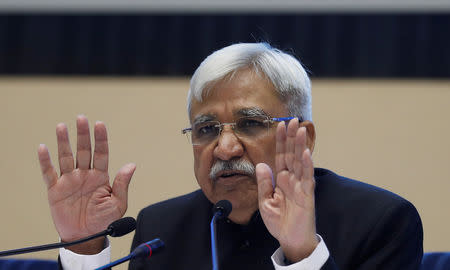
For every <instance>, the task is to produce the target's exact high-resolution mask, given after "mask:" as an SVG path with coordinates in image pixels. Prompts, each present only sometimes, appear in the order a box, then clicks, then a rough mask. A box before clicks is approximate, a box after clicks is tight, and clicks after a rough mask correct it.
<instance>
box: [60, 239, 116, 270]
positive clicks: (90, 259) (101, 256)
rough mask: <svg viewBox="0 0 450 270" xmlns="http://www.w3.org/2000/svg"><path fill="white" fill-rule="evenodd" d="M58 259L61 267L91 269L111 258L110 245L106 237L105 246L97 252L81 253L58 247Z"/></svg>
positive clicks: (79, 269) (80, 269) (73, 269)
mask: <svg viewBox="0 0 450 270" xmlns="http://www.w3.org/2000/svg"><path fill="white" fill-rule="evenodd" d="M59 259H60V260H61V265H62V267H63V269H68V270H92V269H95V268H98V267H100V266H103V265H105V264H107V263H109V262H110V260H111V246H110V245H109V240H108V238H106V241H105V248H104V249H103V250H102V251H101V252H100V253H98V254H94V255H82V254H77V253H75V252H72V251H70V250H68V249H65V248H60V249H59Z"/></svg>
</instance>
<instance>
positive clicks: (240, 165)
mask: <svg viewBox="0 0 450 270" xmlns="http://www.w3.org/2000/svg"><path fill="white" fill-rule="evenodd" d="M221 171H240V172H242V173H244V174H248V175H252V176H254V175H255V166H254V165H253V164H252V163H250V162H249V161H247V160H243V159H232V160H220V159H218V160H217V161H216V162H215V163H214V164H213V166H212V167H211V171H210V172H209V178H211V179H212V180H217V178H218V173H220V172H221Z"/></svg>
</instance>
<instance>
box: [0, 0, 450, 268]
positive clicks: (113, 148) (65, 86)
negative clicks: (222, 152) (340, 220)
mask: <svg viewBox="0 0 450 270" xmlns="http://www.w3.org/2000/svg"><path fill="white" fill-rule="evenodd" d="M394 2H395V3H394ZM260 41H265V42H269V43H270V44H272V45H273V46H275V47H277V48H280V49H282V50H285V51H287V52H290V53H291V54H293V55H295V56H296V57H298V58H299V59H301V61H302V63H303V64H304V65H305V67H306V68H307V69H308V70H309V72H310V75H311V78H312V85H313V88H312V89H313V90H312V91H313V118H314V122H315V125H316V129H317V144H316V149H315V152H314V161H315V165H316V166H318V167H325V168H328V169H331V170H334V171H336V172H337V173H339V174H342V175H344V176H347V177H351V178H355V179H358V180H361V181H364V182H367V183H370V184H374V185H377V186H380V187H383V188H386V189H389V190H391V191H393V192H395V193H397V194H399V195H401V196H403V197H405V198H406V199H408V200H410V201H411V202H412V203H413V204H414V205H415V206H416V208H417V209H418V211H419V213H420V215H421V217H422V221H423V225H424V248H425V251H448V250H449V249H450V247H449V244H448V243H450V235H449V233H448V228H449V227H450V214H449V210H448V209H449V206H450V196H448V194H449V191H450V154H449V152H450V140H449V138H450V125H449V123H450V121H449V116H450V49H449V48H450V1H448V0H446V1H443V0H441V1H438V0H429V1H416V0H398V1H387V0H379V1H369V0H365V1H357V2H354V1H337V0H328V1H323V0H320V1H319V0H316V1H313V0H297V1H291V0H280V1H257V0H240V1H237V0H229V1H204V0H203V1H202V0H183V1H181V0H166V1H162V0H157V1H143V0H135V1H131V0H130V1H126V2H124V1H118V0H110V1H105V0H103V1H102V0H89V1H87V0H79V1H68V0H64V1H63V0H0V123H1V125H2V128H1V132H0V149H1V155H0V171H1V172H2V174H1V179H0V211H1V213H2V222H1V224H2V225H1V229H2V230H1V231H2V233H1V234H0V250H6V249H13V248H20V247H25V246H29V245H37V244H44V243H49V242H54V241H58V235H57V233H56V230H55V228H54V225H53V223H52V219H51V216H50V212H49V210H48V204H47V195H46V188H45V185H44V183H43V181H42V179H41V174H40V169H39V164H38V160H37V154H36V151H37V148H38V146H39V144H40V143H44V144H46V145H47V146H48V147H49V149H50V151H51V155H52V158H53V162H54V164H57V159H56V152H57V148H56V136H55V127H56V125H57V124H58V123H59V122H65V123H66V124H67V125H68V127H69V129H70V134H71V141H72V145H73V146H74V145H75V142H76V137H75V134H76V131H75V119H76V116H77V115H78V114H85V115H86V116H87V117H88V118H89V120H90V124H91V125H92V124H94V123H95V121H97V120H101V121H104V122H105V123H106V125H107V127H108V132H109V140H110V174H111V178H113V176H114V175H115V173H116V172H117V170H118V169H119V168H120V167H121V166H122V165H123V164H125V163H127V162H134V163H136V164H137V170H136V173H135V175H134V177H133V180H132V183H131V186H130V190H129V193H130V194H129V195H130V197H129V209H128V212H127V215H129V216H133V217H136V216H137V213H138V211H139V210H140V209H142V208H143V207H145V206H147V205H149V204H151V203H154V202H157V201H161V200H165V199H168V198H171V197H174V196H177V195H181V194H184V193H187V192H190V191H192V190H195V189H197V188H198V186H197V183H196V180H195V178H194V175H193V170H192V149H191V146H190V144H189V143H188V142H187V140H186V138H185V137H183V136H182V135H181V132H180V130H181V129H182V128H184V127H186V126H188V123H189V122H188V118H187V116H186V102H185V100H186V94H187V91H188V89H189V76H190V75H192V73H193V72H194V70H195V68H196V67H197V66H198V65H199V64H200V62H201V61H202V60H203V59H204V58H205V57H206V56H208V55H209V54H210V53H212V52H213V51H214V50H217V49H220V48H222V47H224V46H227V45H230V44H232V43H237V42H260ZM73 148H74V147H73ZM367 215H370V213H367ZM361 218H362V219H363V218H364V217H361ZM180 230H182V228H180ZM131 238H132V235H129V236H126V237H122V238H120V239H112V240H111V241H112V249H113V252H112V258H113V259H116V258H119V257H122V256H125V255H126V254H128V251H129V247H130V245H131ZM21 257H25V258H47V259H56V257H57V251H48V252H42V253H34V254H30V255H24V256H21ZM118 269H126V265H122V266H120V267H118Z"/></svg>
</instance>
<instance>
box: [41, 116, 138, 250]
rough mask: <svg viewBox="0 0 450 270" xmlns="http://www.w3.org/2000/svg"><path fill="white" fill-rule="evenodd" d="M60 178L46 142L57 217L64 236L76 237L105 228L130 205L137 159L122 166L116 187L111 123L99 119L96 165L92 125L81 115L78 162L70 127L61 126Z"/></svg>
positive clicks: (44, 165) (45, 165) (45, 162)
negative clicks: (108, 132) (110, 159)
mask: <svg viewBox="0 0 450 270" xmlns="http://www.w3.org/2000/svg"><path fill="white" fill-rule="evenodd" d="M56 134H57V142H58V161H59V166H60V171H61V174H60V177H59V176H58V174H57V171H56V169H55V168H54V166H53V165H52V163H51V160H50V155H49V152H48V149H47V147H46V146H45V145H41V146H40V147H39V150H38V156H39V162H40V165H41V170H42V174H43V178H44V181H45V183H46V184H47V191H48V201H49V205H50V211H51V214H52V218H53V222H54V223H55V226H56V229H57V231H58V233H59V235H60V237H61V239H62V240H63V241H72V240H75V239H79V238H82V237H86V236H88V235H91V234H94V233H97V232H100V231H102V230H104V229H106V227H107V226H108V225H109V224H110V223H111V222H112V221H114V220H117V219H119V218H121V217H122V216H123V215H124V214H125V211H126V209H127V193H128V185H129V183H130V180H131V177H132V175H133V172H134V170H135V168H136V167H135V165H134V164H127V165H125V166H124V167H122V168H121V169H120V170H119V172H118V173H117V176H116V177H115V179H114V183H113V186H112V187H111V185H110V183H109V175H108V141H107V135H106V127H105V125H104V124H103V123H101V122H97V123H96V125H95V128H94V137H95V151H94V155H93V162H92V166H91V157H92V154H91V142H90V133H89V124H88V121H87V119H86V117H84V116H79V117H78V119H77V154H76V163H75V164H74V158H73V154H72V150H71V147H70V143H69V137H68V132H67V127H66V126H65V125H64V124H59V125H58V126H57V128H56Z"/></svg>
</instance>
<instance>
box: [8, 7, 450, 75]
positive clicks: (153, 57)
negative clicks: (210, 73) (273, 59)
mask: <svg viewBox="0 0 450 270" xmlns="http://www.w3.org/2000/svg"><path fill="white" fill-rule="evenodd" d="M255 41H267V42H269V43H271V44H272V45H273V46H275V47H278V48H280V49H283V50H286V51H288V52H291V53H292V54H294V55H296V56H297V57H298V58H300V59H301V61H302V62H303V64H304V65H305V66H306V67H307V69H308V70H309V71H310V73H311V75H312V76H313V77H314V76H315V77H406V78H410V77H425V78H449V77H450V14H289V15H273V14H251V15H232V14H230V15H226V14H220V15H205V14H197V15H194V14H192V15H179V14H148V15H142V14H140V15H127V14H108V15H93V14H84V15H83V14H79V15H64V14H53V15H49V14H40V15H39V14H21V15H7V14H0V74H9V75H14V74H27V75H30V74H36V75H41V74H50V75H70V74H76V75H128V76H129V75H166V76H180V75H191V74H192V73H193V71H194V70H195V68H196V67H197V66H198V64H199V63H200V62H201V61H202V59H204V58H205V57H206V56H207V55H209V54H210V53H211V52H212V51H214V50H216V49H219V48H221V47H224V46H226V45H229V44H231V43H235V42H255Z"/></svg>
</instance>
